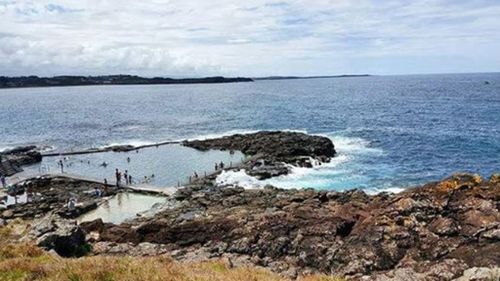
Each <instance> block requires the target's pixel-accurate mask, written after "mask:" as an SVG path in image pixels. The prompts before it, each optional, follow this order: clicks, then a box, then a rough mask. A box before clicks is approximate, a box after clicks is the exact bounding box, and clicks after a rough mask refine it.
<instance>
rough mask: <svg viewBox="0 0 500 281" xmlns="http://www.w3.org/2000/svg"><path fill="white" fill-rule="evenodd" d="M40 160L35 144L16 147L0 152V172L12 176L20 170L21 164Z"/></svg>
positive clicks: (40, 156) (40, 155)
mask: <svg viewBox="0 0 500 281" xmlns="http://www.w3.org/2000/svg"><path fill="white" fill-rule="evenodd" d="M40 161H42V154H41V153H40V151H39V148H38V147H37V146H23V147H16V148H13V149H10V150H4V151H3V152H1V153H0V174H3V175H5V176H12V175H14V174H16V173H19V172H21V171H22V168H21V166H23V165H29V164H34V163H38V162H40Z"/></svg>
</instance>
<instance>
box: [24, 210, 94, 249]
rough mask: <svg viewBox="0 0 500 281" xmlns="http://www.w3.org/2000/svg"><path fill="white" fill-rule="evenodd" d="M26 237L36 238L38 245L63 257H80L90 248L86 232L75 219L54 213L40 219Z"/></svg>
mask: <svg viewBox="0 0 500 281" xmlns="http://www.w3.org/2000/svg"><path fill="white" fill-rule="evenodd" d="M24 239H27V240H35V241H36V243H37V245H38V246H40V247H42V248H44V249H47V250H54V251H56V252H57V253H58V254H59V255H60V256H63V257H75V256H76V257H79V256H82V255H84V254H86V253H87V252H88V251H89V250H90V249H89V248H88V246H87V244H86V243H85V232H83V230H82V229H81V228H80V227H79V226H78V225H77V224H76V222H75V221H71V220H65V219H62V218H60V217H59V216H57V215H53V214H49V215H47V216H45V217H44V218H42V219H40V220H39V221H38V222H37V224H36V225H34V226H33V227H32V228H31V229H30V231H29V232H28V234H27V235H26V237H25V238H24Z"/></svg>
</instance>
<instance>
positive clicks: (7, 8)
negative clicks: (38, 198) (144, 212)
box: [0, 0, 500, 76]
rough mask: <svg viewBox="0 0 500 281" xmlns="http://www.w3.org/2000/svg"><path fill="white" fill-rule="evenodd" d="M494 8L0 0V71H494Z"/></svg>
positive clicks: (499, 42) (311, 1) (325, 1)
mask: <svg viewBox="0 0 500 281" xmlns="http://www.w3.org/2000/svg"><path fill="white" fill-rule="evenodd" d="M499 14H500V3H499V2H498V1H491V0H475V1H464V0H460V1H451V0H434V1H430V0H427V1H411V2H409V1H403V0H399V1H397V0H395V1H383V2H381V1H375V0H371V1H368V0H361V1H351V0H290V1H264V0H247V1H230V0H213V1H202V0H190V1H174V0H171V1H160V0H149V1H131V0H126V1H118V0H107V1H100V0H87V1H71V0H37V1H15V0H7V1H6V0H3V1H0V61H1V62H2V63H1V64H0V75H22V74H38V75H55V74H105V73H134V74H140V75H148V76H153V75H162V76H203V75H220V74H222V75H250V76H256V75H316V74H340V73H367V72H369V73H376V74H391V73H422V72H466V71H499V69H498V68H499V65H500V54H499V53H498V51H497V50H499V49H500V32H499V31H498V26H500V18H499V17H498V15H499ZM440 57H441V58H444V59H443V60H441V61H440V60H439V58H440ZM443 61H445V62H446V63H443Z"/></svg>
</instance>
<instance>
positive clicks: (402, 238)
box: [0, 132, 500, 280]
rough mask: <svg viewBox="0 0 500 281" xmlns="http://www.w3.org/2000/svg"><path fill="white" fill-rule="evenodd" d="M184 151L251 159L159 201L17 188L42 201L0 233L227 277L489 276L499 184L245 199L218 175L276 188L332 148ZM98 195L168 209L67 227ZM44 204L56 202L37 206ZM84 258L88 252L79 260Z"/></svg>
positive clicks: (494, 256)
mask: <svg viewBox="0 0 500 281" xmlns="http://www.w3.org/2000/svg"><path fill="white" fill-rule="evenodd" d="M183 144H184V145H186V146H189V147H193V148H197V149H201V150H206V149H227V150H231V149H241V150H242V151H244V152H245V153H247V154H248V155H250V156H251V157H250V158H249V159H248V161H246V162H243V163H241V165H240V166H238V167H231V168H224V169H220V170H219V171H217V172H216V173H213V174H208V175H207V176H202V177H200V178H198V179H196V180H193V181H192V182H191V183H189V184H186V185H184V186H182V187H180V188H177V189H175V192H163V193H162V194H156V192H157V191H156V190H149V189H147V188H146V189H141V188H133V189H130V187H125V186H124V187H123V189H115V188H114V187H112V186H111V185H108V186H103V185H102V184H101V183H99V182H94V181H89V180H87V179H85V178H82V177H67V176H65V175H52V176H44V177H37V178H33V179H27V180H26V181H24V182H22V183H20V186H23V187H27V186H29V187H30V188H32V189H34V190H35V192H36V193H39V194H40V196H41V198H42V200H40V201H36V200H35V201H31V202H27V203H24V204H20V205H14V206H7V209H6V210H3V211H2V212H1V213H0V220H1V224H2V225H3V224H7V225H9V224H11V223H13V222H14V221H15V220H16V219H20V218H22V219H25V220H28V221H31V222H34V225H40V224H48V225H51V226H50V227H48V228H44V229H40V228H39V227H33V228H28V229H27V234H26V236H25V238H23V239H27V240H28V241H34V242H35V243H37V245H38V246H39V247H42V248H44V249H47V250H51V249H52V250H54V251H56V252H57V253H58V254H59V255H61V256H67V257H71V256H82V255H89V254H90V255H95V256H103V257H105V256H110V255H112V256H115V257H116V256H118V257H130V256H133V257H138V256H144V255H148V256H158V255H167V256H170V257H171V258H173V259H175V260H177V261H181V262H195V261H213V260H220V259H226V260H228V262H229V263H231V264H233V265H235V266H261V267H265V268H267V269H270V270H271V271H273V272H276V273H279V274H281V275H282V276H285V277H287V278H296V277H297V276H303V275H309V274H325V273H327V274H329V273H335V274H336V275H340V276H346V277H348V278H349V279H352V280H377V279H376V278H386V277H387V276H393V275H394V274H399V273H398V272H400V271H401V270H404V271H405V272H407V274H410V275H413V276H421V277H422V278H431V277H432V276H434V275H429V274H436V273H435V272H433V271H432V270H431V269H432V268H434V267H439V268H440V271H439V273H438V275H437V276H439V278H440V279H442V280H451V278H450V276H452V277H457V278H458V277H460V276H461V275H462V274H465V272H466V271H467V270H470V269H473V268H477V267H479V268H485V267H492V268H493V269H492V270H496V269H495V266H498V261H499V260H500V256H498V253H500V248H498V247H500V243H498V241H499V239H500V236H499V234H500V213H499V210H498V209H496V208H495V202H497V200H498V198H499V196H500V175H492V176H491V177H490V178H489V179H482V178H481V177H479V176H478V175H469V174H456V175H453V176H451V177H449V178H446V179H444V180H442V181H439V182H431V183H428V184H425V185H422V186H417V187H413V188H410V189H407V190H405V191H402V192H400V193H398V194H394V193H389V192H381V193H379V194H376V195H368V194H366V193H365V192H363V191H362V190H359V189H354V190H349V191H342V192H337V191H321V190H313V189H280V188H276V187H273V186H270V185H268V186H266V187H264V188H261V189H244V188H242V187H240V186H237V185H233V184H230V185H224V184H218V183H217V182H216V179H217V176H218V175H219V174H220V173H223V172H227V171H228V170H235V169H236V170H237V169H241V170H244V171H246V172H247V173H250V174H251V175H253V176H254V177H268V176H269V177H276V176H279V175H280V174H286V173H288V172H289V171H288V170H287V167H286V166H282V164H280V163H288V164H289V165H290V164H293V165H296V166H303V167H304V168H305V169H307V168H311V167H312V163H311V162H310V161H311V160H310V159H316V160H319V161H323V162H325V163H326V162H328V161H330V160H331V159H335V157H336V152H335V149H334V146H333V144H332V143H331V140H329V139H328V138H325V137H321V136H310V135H306V134H302V133H292V132H257V133H253V134H247V135H232V136H225V137H220V138H216V139H206V140H194V141H185V142H183ZM305 156H307V158H305ZM308 159H309V160H308ZM96 185H97V186H102V189H103V190H108V191H107V192H109V193H106V195H107V196H111V197H108V198H113V196H116V194H117V193H121V192H126V190H129V191H130V192H140V193H145V194H151V192H153V193H155V196H156V195H160V196H164V197H165V198H166V202H165V203H164V204H162V205H159V206H154V207H153V208H152V209H151V210H149V211H145V212H143V213H142V214H141V215H140V216H136V217H135V218H130V219H129V220H126V221H124V222H122V223H118V224H113V223H106V222H103V221H102V220H100V219H96V220H94V221H90V222H81V223H79V224H75V223H74V219H76V218H78V217H79V216H82V215H84V214H86V213H88V212H90V211H92V210H96V209H98V208H100V206H101V205H102V204H103V201H102V200H103V199H102V198H100V197H93V196H92V194H93V193H92V192H91V191H92V190H94V188H95V187H96ZM68 188H69V189H70V190H72V192H71V193H73V194H78V196H79V198H80V200H79V202H80V205H79V206H78V208H77V210H78V214H77V215H70V216H68V211H67V210H66V206H65V204H66V200H67V199H68V198H69V197H68V191H67V190H68ZM172 191H173V190H172ZM72 196H74V195H72ZM44 197H48V198H54V199H51V200H54V201H52V203H50V204H48V205H47V203H45V202H44V200H43V198H44ZM56 198H57V199H56ZM107 200H109V199H107ZM44 204H45V205H44ZM49 237H57V240H56V241H61V242H60V243H59V242H58V243H54V242H53V241H54V240H52V239H54V238H50V239H48V238H49ZM82 247H84V248H89V249H91V250H90V252H85V253H81V252H80V250H78V249H81V248H82ZM367 278H371V279H367Z"/></svg>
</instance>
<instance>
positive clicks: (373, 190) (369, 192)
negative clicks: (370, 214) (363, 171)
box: [365, 187, 405, 195]
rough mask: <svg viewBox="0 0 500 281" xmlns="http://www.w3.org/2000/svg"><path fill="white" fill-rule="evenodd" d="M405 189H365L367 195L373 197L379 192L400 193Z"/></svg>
mask: <svg viewBox="0 0 500 281" xmlns="http://www.w3.org/2000/svg"><path fill="white" fill-rule="evenodd" d="M404 190H405V189H404V188H402V187H385V188H369V189H366V190H365V191H366V193H367V194H371V195H375V194H378V193H381V192H391V193H400V192H402V191H404Z"/></svg>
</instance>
